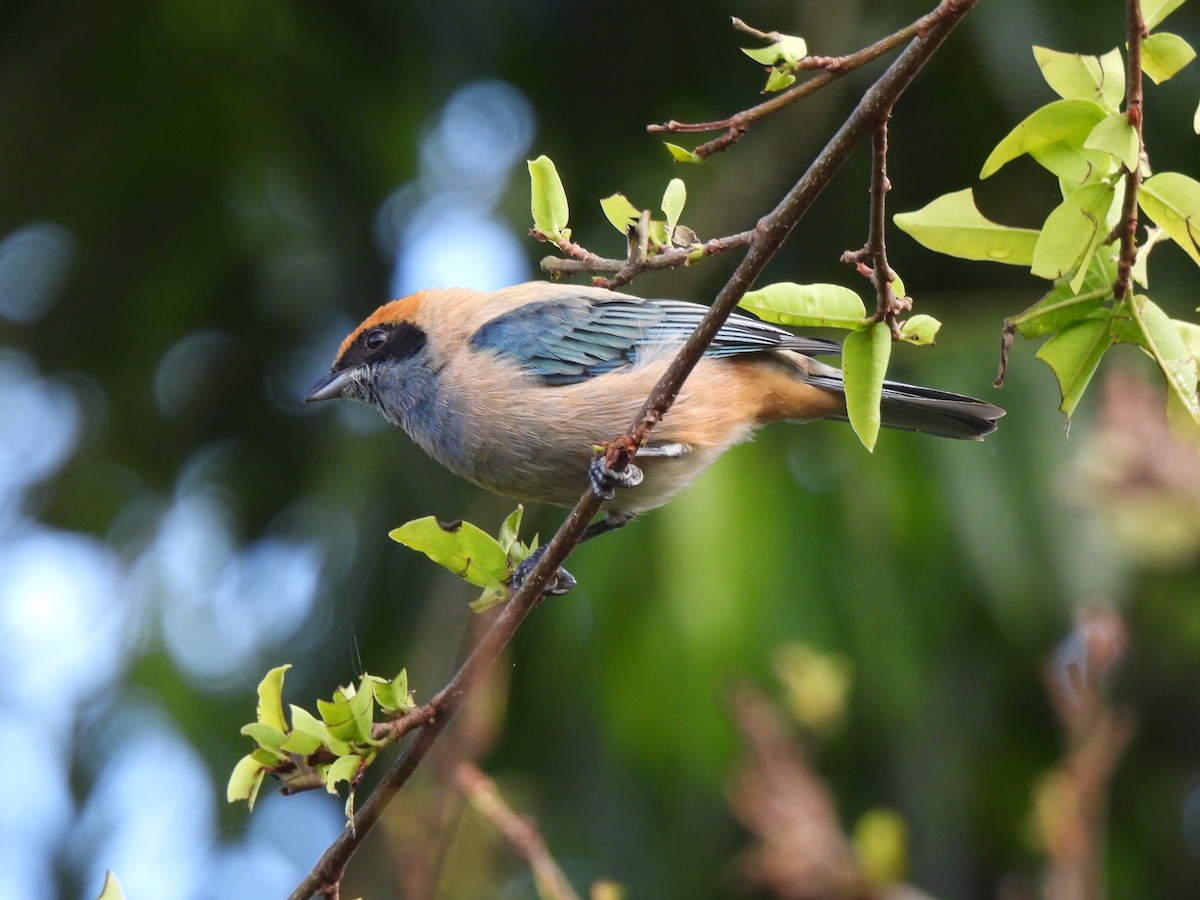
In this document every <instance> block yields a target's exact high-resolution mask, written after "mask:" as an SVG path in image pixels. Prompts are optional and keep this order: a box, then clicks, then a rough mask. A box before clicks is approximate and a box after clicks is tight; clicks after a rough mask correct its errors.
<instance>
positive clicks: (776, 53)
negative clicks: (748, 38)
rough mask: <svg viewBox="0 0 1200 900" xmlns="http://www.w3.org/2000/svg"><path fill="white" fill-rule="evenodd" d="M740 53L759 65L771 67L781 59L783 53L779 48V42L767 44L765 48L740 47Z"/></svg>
mask: <svg viewBox="0 0 1200 900" xmlns="http://www.w3.org/2000/svg"><path fill="white" fill-rule="evenodd" d="M741 51H742V52H743V53H745V54H746V55H747V56H748V57H750V58H751V59H752V60H754V61H755V62H756V63H758V64H759V65H763V66H773V65H775V63H776V62H777V61H778V60H779V59H781V58H782V55H783V51H782V49H781V48H780V46H779V42H778V41H776V42H775V43H774V44H768V45H767V46H765V47H742V48H741Z"/></svg>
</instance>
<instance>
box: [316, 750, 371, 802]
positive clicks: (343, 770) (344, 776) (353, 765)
mask: <svg viewBox="0 0 1200 900" xmlns="http://www.w3.org/2000/svg"><path fill="white" fill-rule="evenodd" d="M361 762H362V757H361V756H358V755H357V754H355V753H351V754H348V755H347V756H342V757H339V758H338V759H336V760H334V761H333V762H331V763H330V764H329V765H328V766H326V767H325V770H324V779H325V790H327V791H329V793H331V794H336V793H337V785H338V782H339V781H344V782H346V784H353V783H354V774H355V773H356V772H357V771H358V767H359V764H360V763H361Z"/></svg>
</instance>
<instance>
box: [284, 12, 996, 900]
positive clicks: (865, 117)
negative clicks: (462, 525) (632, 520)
mask: <svg viewBox="0 0 1200 900" xmlns="http://www.w3.org/2000/svg"><path fill="white" fill-rule="evenodd" d="M978 2H979V0H941V2H940V3H939V4H938V6H937V8H936V9H935V10H934V11H933V12H932V13H930V14H929V15H928V16H925V17H924V18H923V19H921V20H919V21H920V22H921V23H922V24H923V27H922V28H921V29H920V30H919V31H918V33H917V36H916V37H915V38H914V39H913V41H912V43H911V44H910V45H909V46H908V47H907V48H906V49H905V50H904V52H903V53H902V54H901V55H900V56H899V57H898V58H897V59H896V61H895V62H893V63H892V65H891V66H890V67H889V68H888V69H887V71H886V72H884V73H883V75H882V76H880V78H879V80H878V81H876V82H875V84H873V85H872V86H871V87H870V88H869V89H868V90H867V92H866V94H864V95H863V98H862V100H861V101H859V104H858V106H857V107H856V108H855V110H854V112H853V113H851V115H850V116H849V118H847V120H846V121H845V122H844V123H843V124H842V127H841V128H840V129H838V131H837V133H836V134H835V135H834V136H833V138H831V139H830V141H829V143H828V144H826V146H825V149H824V150H822V151H821V153H820V154H819V155H818V156H817V158H816V159H815V160H813V162H812V164H811V165H810V166H809V167H808V170H807V171H806V172H805V173H804V175H803V176H801V178H800V180H799V181H798V182H797V183H796V184H795V185H794V186H793V187H792V189H791V190H790V191H788V193H787V195H786V196H785V197H784V198H783V200H782V201H781V202H780V203H779V205H778V206H776V207H775V209H774V210H772V211H771V213H769V214H768V215H767V216H765V217H764V218H763V219H762V220H761V221H760V222H759V224H758V227H757V228H756V229H755V230H754V237H753V239H752V241H751V243H750V248H749V250H748V251H747V253H746V256H745V258H744V259H743V260H742V262H741V263H740V264H739V266H738V267H737V269H736V270H735V271H734V273H733V275H731V276H730V278H729V280H728V281H727V282H726V284H725V286H724V287H723V288H722V289H721V291H720V293H719V294H718V295H717V298H716V300H715V301H714V303H713V306H712V308H711V309H710V310H709V312H708V313H707V315H705V317H704V319H703V320H701V322H700V324H699V325H698V326H697V327H696V330H695V331H694V332H693V333H692V334H691V336H690V337H689V338H688V339H687V341H686V342H685V344H684V346H683V347H682V348H681V349H680V351H679V353H678V354H677V355H676V357H675V359H674V360H673V361H672V363H671V365H670V366H669V367H668V369H667V371H666V372H665V373H664V374H663V376H662V378H661V379H660V381H659V382H658V384H657V385H655V388H654V390H653V391H652V392H651V394H650V396H649V397H648V398H647V399H646V403H645V404H644V406H643V407H642V410H641V412H640V413H639V414H638V416H637V417H636V418H635V420H634V422H633V423H632V425H631V427H630V432H629V434H627V435H625V436H623V437H622V438H619V439H617V440H615V441H613V442H612V444H611V445H610V446H609V449H608V454H607V455H608V460H607V461H608V464H609V466H610V467H611V468H613V469H615V470H618V471H620V470H622V469H624V468H625V467H626V466H627V465H628V464H629V463H630V461H632V459H633V457H634V455H635V454H636V450H637V448H638V447H639V446H641V445H642V444H643V443H644V442H645V440H646V438H647V437H648V436H649V434H650V432H651V430H652V429H653V428H654V426H655V425H656V424H657V423H658V422H659V421H660V420H661V419H662V417H663V416H664V415H665V414H666V412H667V410H669V409H670V407H671V404H672V403H674V402H675V398H676V397H677V396H678V395H679V391H680V389H681V388H682V386H683V382H684V380H685V379H686V378H687V376H688V375H689V374H690V373H691V371H692V369H693V368H695V366H696V363H697V362H699V360H700V357H701V356H702V355H703V354H704V351H705V349H706V348H707V347H708V345H709V344H710V343H711V342H712V340H713V338H714V337H715V336H716V333H717V330H718V329H719V328H720V327H721V325H722V323H723V322H724V321H725V319H726V318H728V316H729V314H730V313H731V312H732V311H733V309H734V307H735V306H736V305H737V301H738V300H739V299H741V296H742V294H744V293H745V292H746V291H747V290H748V289H749V288H750V286H751V285H753V284H754V282H755V280H756V279H757V278H758V276H759V275H760V274H761V273H762V271H763V269H764V268H765V267H766V265H767V263H768V262H769V261H770V260H771V258H772V257H773V256H774V255H775V253H776V251H778V249H779V248H780V246H781V245H782V244H783V242H784V241H785V240H786V239H787V237H788V235H789V234H791V232H792V230H793V229H794V228H795V227H796V224H797V223H798V222H799V221H800V219H801V218H802V217H803V216H804V214H805V213H807V212H808V210H809V209H810V208H811V206H812V204H813V203H814V201H815V200H816V199H817V197H818V196H819V195H820V193H821V191H822V190H824V188H825V187H826V185H828V184H829V182H830V181H831V180H832V179H833V176H834V175H835V174H836V172H837V171H838V169H839V168H840V167H841V165H842V163H844V162H845V161H846V159H847V157H848V156H849V155H850V153H851V151H852V150H853V149H854V147H855V146H856V145H857V144H858V142H859V141H860V140H862V138H863V137H865V136H866V135H867V134H868V133H869V132H870V131H871V129H872V128H873V127H874V124H875V123H876V122H878V121H879V120H880V117H881V116H883V115H884V114H885V112H886V110H889V109H891V107H892V106H893V105H894V104H895V102H896V99H897V98H898V97H899V96H900V95H901V94H902V93H903V92H904V91H905V89H906V88H907V87H908V86H909V84H911V83H912V80H913V78H915V77H916V74H917V73H918V72H919V71H920V70H921V68H922V67H923V66H924V65H925V63H926V62H927V61H928V60H929V58H930V57H931V56H932V55H933V54H934V52H936V51H937V49H938V48H939V47H940V46H941V45H942V43H943V42H944V41H945V39H946V38H947V37H948V36H949V34H950V32H951V31H952V30H953V29H954V27H955V26H956V25H957V24H958V22H959V21H960V20H961V19H962V17H963V16H964V15H966V14H967V13H968V12H969V11H970V10H971V9H972V8H973V7H974V6H975V5H976V4H977V3H978ZM600 503H601V501H600V498H599V497H597V496H596V495H595V494H594V493H593V492H592V491H591V490H587V491H585V492H584V494H583V496H582V497H581V498H580V499H579V502H578V503H577V504H576V505H575V508H574V509H572V510H571V512H570V513H569V514H568V515H567V518H566V521H564V522H563V524H562V526H561V527H560V528H559V530H558V532H557V533H556V534H555V535H554V537H553V538H552V539H551V541H550V543H549V544H548V545H546V551H545V553H544V554H543V555H542V557H541V559H540V560H539V561H538V564H537V565H536V566H535V567H534V568H533V570H532V571H531V572H530V573H529V575H528V577H527V578H526V579H525V582H524V583H523V584H522V585H521V588H520V589H519V590H518V591H517V592H516V593H515V594H514V595H513V597H512V598H511V599H510V600H509V601H508V602H507V603H506V604H505V605H504V606H503V607H502V609H501V611H500V614H499V615H498V616H497V617H496V620H495V622H494V623H493V624H492V627H491V628H490V629H488V630H487V631H486V632H485V633H484V634H483V635H482V637H481V638H480V640H479V643H478V644H476V646H475V648H474V649H473V650H472V651H471V653H470V654H469V655H468V656H467V658H466V660H465V661H464V662H463V664H462V666H461V667H460V668H459V670H458V671H457V672H456V673H455V674H454V676H453V677H452V678H451V679H450V681H449V683H448V684H447V685H446V686H445V687H444V688H442V690H441V691H440V692H438V694H437V695H436V696H435V697H434V698H433V699H432V700H430V701H429V703H427V704H426V705H425V706H426V708H427V712H426V713H424V714H423V715H427V721H426V723H425V724H424V725H423V726H422V727H421V729H420V731H419V732H418V733H417V735H416V737H415V738H414V739H413V740H412V742H411V743H410V744H408V746H407V747H406V748H405V749H404V751H403V752H402V753H401V755H400V756H399V758H398V759H397V760H396V761H395V762H394V763H393V764H392V768H391V769H390V770H389V771H388V772H387V773H386V774H385V775H384V778H383V780H382V781H381V782H380V784H379V786H378V787H377V788H376V789H375V791H374V793H373V794H372V795H371V796H370V797H369V798H368V799H367V800H366V802H364V803H363V804H362V806H361V807H360V808H359V810H358V813H357V815H356V816H355V820H354V823H353V827H350V826H347V827H346V829H345V830H343V832H342V833H341V834H340V835H339V836H338V837H337V839H336V840H334V842H333V843H332V844H331V845H330V846H329V848H328V849H327V850H326V851H325V853H324V854H322V856H321V858H320V859H319V860H318V861H317V863H316V865H315V866H314V867H313V869H312V871H311V872H310V873H309V874H308V875H307V876H306V877H305V878H304V880H303V881H301V882H300V884H299V885H298V886H297V887H296V889H295V890H294V891H293V892H292V894H291V900H305V898H307V897H310V896H312V895H313V894H314V893H318V892H326V893H327V892H328V889H329V887H330V886H331V885H337V884H338V883H340V881H341V877H342V873H343V872H344V871H345V867H346V864H347V863H348V862H349V860H350V857H351V856H353V854H354V852H355V851H356V850H357V849H358V848H359V846H360V845H361V844H362V842H363V840H364V839H365V837H366V836H367V834H368V833H369V832H370V831H371V829H372V828H373V827H374V826H375V824H376V823H377V822H378V821H379V818H380V816H381V815H382V813H383V810H384V808H386V806H387V805H388V803H390V802H391V800H392V798H393V797H394V796H395V795H396V793H397V792H398V791H399V790H400V789H401V788H402V787H403V786H404V784H405V783H406V782H407V781H408V779H409V777H410V776H411V775H412V773H413V772H414V771H416V768H417V767H418V766H419V765H420V764H421V761H422V760H423V759H424V758H425V755H426V754H427V753H428V752H429V750H430V748H431V747H432V746H433V745H434V744H435V743H436V742H437V739H438V738H439V737H440V736H441V733H442V731H444V730H445V728H446V726H447V725H448V724H449V723H450V720H451V719H452V718H453V717H454V714H455V713H456V712H458V710H459V709H460V708H461V707H462V705H463V702H464V700H465V698H466V696H467V693H468V691H469V690H470V689H471V687H472V685H473V684H474V683H475V680H476V679H477V678H478V677H479V675H480V674H481V673H482V672H483V671H485V670H486V669H487V668H488V667H489V666H491V665H492V663H493V662H495V660H496V658H497V657H498V656H499V655H500V653H501V652H502V651H503V649H504V648H505V646H507V644H508V642H509V641H510V640H511V639H512V637H513V635H514V634H516V631H517V629H518V628H519V627H520V625H521V623H522V622H523V621H524V620H525V617H526V616H527V615H529V613H530V611H532V609H533V608H534V607H535V606H537V605H538V603H540V602H541V600H542V595H543V593H544V591H545V589H546V586H547V584H549V582H550V579H551V578H552V577H553V576H554V575H555V573H557V571H558V569H559V567H560V566H561V565H562V564H563V563H564V562H565V561H566V559H567V556H568V555H569V554H570V552H571V551H572V550H573V549H574V548H575V546H576V545H577V544H578V543H579V541H580V539H581V538H582V537H583V532H584V529H586V528H587V525H588V523H589V522H590V521H591V520H592V518H593V517H595V515H596V514H597V513H598V512H599V511H600Z"/></svg>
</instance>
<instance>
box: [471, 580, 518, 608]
mask: <svg viewBox="0 0 1200 900" xmlns="http://www.w3.org/2000/svg"><path fill="white" fill-rule="evenodd" d="M511 595H512V590H511V589H510V588H509V587H508V585H506V584H502V585H498V586H497V587H486V588H484V589H483V593H482V594H480V595H479V596H478V597H477V598H476V599H474V600H472V601H471V602H470V603H468V604H467V608H468V609H470V610H471V612H473V613H481V612H487V611H488V610H489V609H491V608H492V607H493V606H499V605H500V604H501V603H507V602H508V598H509V597H510V596H511Z"/></svg>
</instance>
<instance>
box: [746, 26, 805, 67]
mask: <svg viewBox="0 0 1200 900" xmlns="http://www.w3.org/2000/svg"><path fill="white" fill-rule="evenodd" d="M772 37H778V40H776V41H775V42H774V43H773V44H768V45H767V46H765V47H742V48H741V50H742V52H743V53H745V54H746V55H747V56H748V57H750V58H751V59H752V60H754V61H755V62H756V63H759V64H760V65H764V66H773V65H775V63H777V62H784V63H787V64H788V65H789V66H790V65H794V64H795V62H796V61H797V60H799V59H803V58H804V57H805V56H807V55H808V44H807V43H805V40H804V38H802V37H796V36H795V35H792V34H780V35H772Z"/></svg>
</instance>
